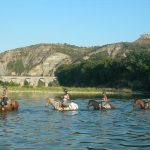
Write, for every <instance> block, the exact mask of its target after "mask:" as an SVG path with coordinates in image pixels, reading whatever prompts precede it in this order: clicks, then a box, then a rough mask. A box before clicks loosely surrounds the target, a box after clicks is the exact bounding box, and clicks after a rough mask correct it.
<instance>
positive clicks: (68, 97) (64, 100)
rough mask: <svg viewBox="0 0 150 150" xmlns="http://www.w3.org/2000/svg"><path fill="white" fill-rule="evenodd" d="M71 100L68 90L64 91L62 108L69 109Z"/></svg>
mask: <svg viewBox="0 0 150 150" xmlns="http://www.w3.org/2000/svg"><path fill="white" fill-rule="evenodd" d="M69 99H70V96H69V94H68V91H67V90H64V95H63V97H62V104H61V105H62V107H68V106H69V103H68V100H69Z"/></svg>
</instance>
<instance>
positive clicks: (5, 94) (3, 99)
mask: <svg viewBox="0 0 150 150" xmlns="http://www.w3.org/2000/svg"><path fill="white" fill-rule="evenodd" d="M7 101H8V88H7V86H3V94H2V97H1V101H0V105H2V106H4V105H7Z"/></svg>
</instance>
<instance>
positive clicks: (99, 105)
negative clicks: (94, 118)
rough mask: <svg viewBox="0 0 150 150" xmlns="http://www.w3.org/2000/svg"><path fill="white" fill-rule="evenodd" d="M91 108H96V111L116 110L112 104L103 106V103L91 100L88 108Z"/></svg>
mask: <svg viewBox="0 0 150 150" xmlns="http://www.w3.org/2000/svg"><path fill="white" fill-rule="evenodd" d="M91 106H92V107H93V108H94V110H103V109H114V108H115V107H114V106H113V105H112V104H110V103H108V102H107V103H106V104H104V105H103V103H102V102H101V103H98V102H97V101H95V100H89V102H88V107H91Z"/></svg>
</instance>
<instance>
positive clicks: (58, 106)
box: [46, 98, 78, 111]
mask: <svg viewBox="0 0 150 150" xmlns="http://www.w3.org/2000/svg"><path fill="white" fill-rule="evenodd" d="M67 104H68V106H66V107H62V103H61V102H60V101H56V100H54V99H51V98H49V99H48V100H47V104H46V106H49V105H52V106H53V107H54V109H56V110H60V111H63V110H77V109H78V105H77V104H76V103H74V102H70V103H67Z"/></svg>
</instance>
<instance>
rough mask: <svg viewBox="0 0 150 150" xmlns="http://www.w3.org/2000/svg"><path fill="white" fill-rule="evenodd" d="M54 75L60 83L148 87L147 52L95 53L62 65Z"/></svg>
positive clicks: (149, 68) (148, 57)
mask: <svg viewBox="0 0 150 150" xmlns="http://www.w3.org/2000/svg"><path fill="white" fill-rule="evenodd" d="M55 75H56V76H57V79H58V82H59V84H60V85H63V86H75V87H112V88H131V89H139V90H149V89H150V52H149V51H148V50H147V49H136V50H132V51H129V52H127V53H125V56H124V55H120V56H116V57H115V58H112V57H109V56H107V55H106V54H105V53H99V54H96V56H94V57H91V58H90V59H88V60H83V61H81V62H80V63H75V64H68V65H61V66H60V67H59V68H58V69H57V71H56V73H55Z"/></svg>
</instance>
